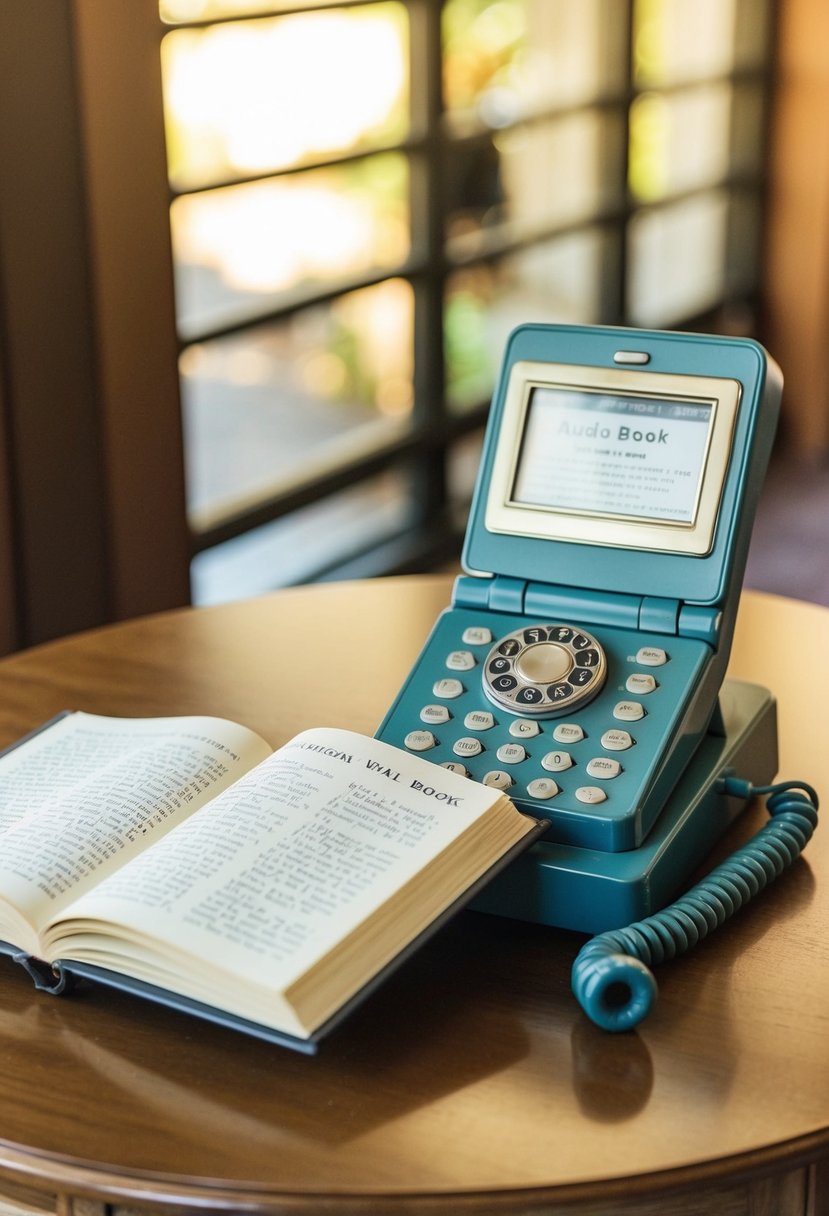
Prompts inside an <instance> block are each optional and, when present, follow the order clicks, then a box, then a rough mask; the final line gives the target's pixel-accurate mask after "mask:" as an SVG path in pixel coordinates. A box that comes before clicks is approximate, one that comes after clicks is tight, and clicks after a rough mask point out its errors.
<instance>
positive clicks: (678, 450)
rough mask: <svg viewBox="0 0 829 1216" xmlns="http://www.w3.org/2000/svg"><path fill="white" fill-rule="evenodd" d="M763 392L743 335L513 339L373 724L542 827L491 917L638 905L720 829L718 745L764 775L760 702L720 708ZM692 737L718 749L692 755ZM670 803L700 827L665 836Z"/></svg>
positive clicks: (761, 452) (576, 914)
mask: <svg viewBox="0 0 829 1216" xmlns="http://www.w3.org/2000/svg"><path fill="white" fill-rule="evenodd" d="M781 390H782V377H781V375H780V372H779V369H778V368H777V366H776V365H775V363H774V361H773V360H772V359H771V358H770V357H769V355H768V354H767V353H766V352H765V350H764V349H763V348H762V347H761V346H760V345H759V344H758V343H756V342H754V341H752V340H749V339H739V338H724V337H717V336H707V335H698V334H680V333H666V332H655V331H645V330H630V329H621V328H610V327H586V326H569V325H540V324H527V325H523V326H520V327H519V328H518V329H516V330H515V331H514V332H513V333H512V335H511V336H510V338H509V341H508V344H507V347H506V351H505V354H504V359H503V365H502V369H501V373H500V376H499V379H498V382H497V385H496V388H495V392H494V396H493V402H492V409H491V412H490V417H489V423H488V427H487V432H486V437H485V441H484V447H483V454H482V459H481V464H480V470H479V475H478V480H477V485H476V490H475V495H474V498H473V502H472V507H471V512H470V518H469V524H468V528H467V533H466V540H465V544H464V551H463V568H464V570H465V571H466V572H467V573H465V574H464V575H462V576H461V577H459V578H458V579H457V581H456V584H455V587H454V591H453V596H452V604H451V606H450V607H449V608H447V610H446V611H445V612H444V613H443V614H442V615H441V616H440V618H439V619H438V621H437V623H436V625H435V627H434V629H433V631H432V634H431V636H430V637H429V639H428V640H427V642H426V644H425V646H424V649H423V651H422V653H421V655H420V657H419V658H418V660H417V662H416V663H415V665H414V668H413V669H412V672H411V673H410V675H409V677H408V679H407V680H406V682H405V684H404V686H403V688H402V689H401V691H400V694H399V696H398V697H397V699H396V701H395V703H394V705H393V706H392V707H391V709H390V711H389V713H388V714H387V716H386V718H385V719H384V721H383V723H382V724H381V726H380V728H379V731H378V735H379V737H381V738H383V739H385V740H386V741H387V742H390V743H393V744H395V745H396V746H398V747H403V748H409V749H411V750H417V751H419V752H421V754H423V755H424V756H425V757H426V758H427V759H430V760H433V761H435V762H436V763H438V764H443V765H448V766H452V767H453V768H455V769H457V770H458V771H462V772H465V773H466V774H467V775H468V776H469V777H470V778H471V779H473V780H478V781H485V782H486V783H488V784H490V785H495V786H497V787H499V788H501V789H504V790H506V791H507V792H508V793H509V795H510V797H511V798H512V799H513V800H514V801H515V802H516V804H517V805H518V806H519V807H520V808H521V809H522V810H525V811H527V812H528V813H530V814H533V815H536V816H538V817H541V818H545V819H547V820H549V824H550V826H549V829H548V831H547V833H546V836H545V839H544V841H542V842H541V843H540V844H539V845H537V846H535V850H534V852H533V853H532V854H531V855H530V859H529V862H527V861H524V862H522V866H523V871H522V872H523V873H524V875H525V879H526V882H529V883H530V885H532V881H533V879H532V875H531V874H529V873H528V872H527V865H528V864H529V865H530V867H532V866H534V865H535V866H536V869H537V871H538V874H537V876H536V881H537V882H538V883H540V887H539V891H538V892H537V895H536V896H533V897H532V898H531V899H530V900H529V902H528V901H527V899H526V893H525V896H524V897H522V898H523V904H524V905H526V906H522V907H521V908H520V909H519V910H516V907H517V905H518V904H521V903H522V900H520V899H518V898H517V896H516V893H515V891H514V890H513V891H512V893H511V894H509V892H510V878H509V876H505V878H504V880H499V882H498V883H497V884H496V886H495V888H494V895H493V896H487V897H486V900H485V902H487V901H488V903H489V904H490V906H493V900H494V910H501V911H505V912H507V913H508V914H515V915H524V916H530V917H531V918H533V919H540V920H544V921H548V922H549V923H555V924H565V925H567V927H575V928H586V929H589V930H590V931H598V929H601V928H604V927H608V926H609V925H610V924H613V923H622V921H623V920H624V918H625V917H626V916H627V915H628V912H627V909H628V908H629V906H630V900H629V899H628V897H627V896H625V897H624V898H623V899H622V902H621V904H620V905H619V907H620V908H621V907H624V908H625V909H626V911H625V912H624V913H622V912H621V911H618V912H617V911H616V910H615V907H616V905H615V903H614V904H613V908H612V909H611V906H610V904H607V907H606V908H605V910H604V911H603V910H602V909H603V907H604V904H605V901H606V900H607V899H610V896H609V895H606V894H602V892H607V891H609V890H610V888H611V887H612V888H614V889H618V888H619V887H620V884H621V887H622V888H626V889H628V890H629V889H633V890H635V891H636V892H638V896H637V898H638V904H639V905H641V907H638V908H637V909H634V910H635V911H638V912H642V911H648V910H650V907H651V905H652V903H653V900H654V899H655V898H656V896H655V895H653V894H652V892H653V891H654V890H655V889H657V888H658V890H659V898H660V899H662V898H663V895H664V896H665V897H667V894H668V893H669V892H670V888H671V885H672V881H673V879H675V880H676V881H679V880H680V878H681V877H684V876H685V875H686V874H687V872H688V871H689V869H690V868H691V866H692V865H693V864H694V863H695V862H696V861H697V860H698V857H699V855H700V851H701V850H702V849H703V848H706V847H708V846H709V845H710V843H711V842H712V840H713V839H715V838H716V835H717V834H719V832H721V831H722V830H723V828H724V826H725V824H726V822H727V820H728V814H724V813H722V812H721V811H716V810H712V806H711V805H710V802H707V801H706V792H707V789H708V787H709V786H711V787H712V788H713V783H714V782H715V781H716V777H717V774H718V773H719V772H720V771H721V770H722V769H723V766H724V765H727V764H730V763H731V759H732V752H733V751H734V750H735V748H736V750H737V751H740V750H741V749H743V750H745V748H744V745H745V744H746V742H747V740H748V742H750V740H751V738H752V737H754V736H755V735H756V737H757V738H758V739H760V738H762V747H761V748H760V749H759V752H758V756H759V755H760V753H761V754H762V758H760V759H759V760H758V762H759V763H760V767H761V768H763V769H764V770H765V769H767V768H768V767H769V765H770V764H771V763H772V762H773V763H775V766H776V759H775V736H774V727H773V701H772V699H771V697H770V695H766V697H765V699H764V704H763V705H762V706H758V705H757V704H756V703H755V702H756V698H755V696H754V694H753V693H752V694H747V695H748V700H749V702H750V704H748V705H747V706H746V707H745V712H738V713H737V715H736V720H737V722H738V725H736V726H735V725H734V724H733V722H734V719H733V718H732V725H731V727H730V729H731V731H732V735H733V732H734V731H735V730H736V731H737V734H738V735H739V738H736V739H735V738H733V737H732V738H731V739H730V741H729V740H728V730H729V728H728V726H727V724H726V725H725V726H724V724H723V719H722V715H721V714H720V713H719V708H718V707H719V693H720V688H721V685H722V683H723V679H724V677H725V671H726V666H727V662H728V657H729V652H730V646H731V640H732V634H733V628H734V621H735V616H736V612H737V606H738V601H739V595H740V590H741V586H742V578H743V573H744V568H745V562H746V557H747V553H748V547H749V541H750V537H751V529H752V524H753V519H754V514H755V509H756V505H757V500H758V497H759V493H760V489H761V486H762V482H763V478H764V476H765V472H766V467H767V464H768V459H769V456H770V453H771V448H772V443H773V438H774V433H775V428H776V422H777V416H778V412H779V404H780V396H781ZM738 696H739V690H738ZM761 699H762V698H761ZM712 736H713V737H714V738H719V739H724V740H726V741H725V742H723V743H722V744H715V745H714V747H713V750H711V744H710V738H711V737H712ZM706 739H709V744H708V748H707V749H706V748H703V749H702V753H701V754H702V756H705V754H706V751H707V752H708V753H710V756H709V760H708V762H707V767H704V768H703V769H702V770H701V769H700V758H699V755H698V753H699V752H700V748H701V745H702V744H703V741H704V740H706ZM695 757H696V758H697V766H696V769H695V770H694V776H693V782H694V789H695V790H696V789H697V788H698V789H699V795H700V796H699V797H696V796H694V792H693V791H692V790H689V788H688V781H689V777H688V773H689V771H690V768H689V766H691V764H692V761H693V760H694V758H695ZM704 763H705V762H704ZM709 769H710V774H709ZM773 771H774V770H772V772H771V773H767V772H765V771H764V772H763V773H762V774H761V775H762V777H763V779H764V780H766V779H768V777H769V776H772V775H773ZM705 774H709V775H708V776H706V775H705ZM678 791H679V792H678ZM680 803H681V805H679V804H680ZM690 806H693V807H694V808H695V809H694V811H693V812H692V811H690V810H688V808H689V807H690ZM700 808H704V809H700ZM687 815H693V816H695V817H696V818H697V819H698V820H700V821H701V822H699V823H697V825H696V827H694V828H693V829H692V828H690V827H686V828H684V829H683V830H682V831H680V832H677V831H676V830H675V829H674V828H671V830H670V833H669V835H670V840H671V841H675V843H673V844H671V845H670V846H669V845H667V844H665V843H664V841H665V840H667V839H668V836H667V835H666V833H668V827H667V825H668V824H669V823H671V822H674V821H675V820H676V819H677V817H679V818H680V819H682V818H683V816H687ZM683 821H684V820H683ZM706 821H710V824H707V823H706ZM663 838H664V839H663ZM660 841H661V842H662V843H660V844H659V846H658V848H656V845H655V842H660ZM683 841H684V843H683ZM556 849H558V850H559V851H560V860H561V865H562V866H563V867H564V868H565V869H566V870H567V872H568V873H570V874H572V872H573V870H574V869H575V871H577V872H579V873H580V872H581V870H582V869H584V871H585V874H586V875H587V874H588V872H589V875H591V876H590V877H587V876H586V877H584V878H583V879H578V880H577V882H576V888H575V891H576V898H575V904H576V905H579V904H580V905H581V907H580V908H579V906H576V907H575V909H573V907H572V905H573V903H574V900H573V899H571V900H569V901H568V905H569V906H570V911H569V912H568V913H567V914H563V913H562V910H561V908H560V907H559V903H560V901H559V900H558V899H552V902H551V898H548V895H547V894H545V891H544V889H543V888H544V886H545V884H546V881H547V880H546V879H544V878H543V876H541V877H539V876H540V875H541V872H542V869H543V866H544V864H547V865H548V866H549V865H550V858H552V869H553V870H555V869H556V867H557V862H556ZM655 849H656V852H657V853H658V854H659V858H660V861H659V865H660V867H661V873H662V874H663V875H667V876H668V877H667V878H664V879H663V880H662V881H660V882H659V883H657V884H654V881H653V856H654V851H655ZM588 855H589V858H588ZM545 858H546V862H545V861H544V859H545ZM666 858H667V860H666ZM597 859H598V860H597ZM577 863H578V864H577ZM519 868H520V867H519ZM512 870H513V876H512V880H511V881H512V885H513V887H514V874H515V873H517V872H518V871H517V870H515V868H514V867H512ZM631 884H632V888H631ZM499 889H500V890H501V891H502V892H505V893H507V894H506V895H505V896H504V899H503V900H502V901H501V902H502V904H503V906H501V907H498V906H497V905H498V903H499V898H500V897H499V895H498V892H499ZM615 898H616V897H615V895H614V896H613V899H615ZM612 902H613V900H612V899H611V903H612ZM633 902H634V904H636V903H637V900H636V899H634V901H633ZM551 909H552V910H551Z"/></svg>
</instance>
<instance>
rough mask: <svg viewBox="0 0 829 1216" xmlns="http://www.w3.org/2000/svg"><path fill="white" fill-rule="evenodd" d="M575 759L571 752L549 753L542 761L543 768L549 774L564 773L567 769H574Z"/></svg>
mask: <svg viewBox="0 0 829 1216" xmlns="http://www.w3.org/2000/svg"><path fill="white" fill-rule="evenodd" d="M572 766H573V757H572V756H571V755H570V753H569V752H547V755H546V756H544V757H543V759H542V761H541V767H542V768H546V770H547V772H548V773H563V772H564V770H565V769H566V768H572Z"/></svg>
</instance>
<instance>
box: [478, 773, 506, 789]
mask: <svg viewBox="0 0 829 1216" xmlns="http://www.w3.org/2000/svg"><path fill="white" fill-rule="evenodd" d="M483 783H484V785H488V786H489V787H490V788H491V789H494V790H508V789H509V788H510V787H511V786H512V777H510V775H509V773H505V772H504V770H503V769H502V768H494V769H492V771H491V772H489V773H487V774H486V776H485V777H484V782H483Z"/></svg>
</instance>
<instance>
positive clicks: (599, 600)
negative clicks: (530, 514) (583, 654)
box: [452, 574, 722, 648]
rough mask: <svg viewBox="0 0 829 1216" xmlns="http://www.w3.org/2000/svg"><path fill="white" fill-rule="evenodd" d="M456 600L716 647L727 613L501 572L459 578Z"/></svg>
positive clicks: (493, 609)
mask: <svg viewBox="0 0 829 1216" xmlns="http://www.w3.org/2000/svg"><path fill="white" fill-rule="evenodd" d="M452 602H453V604H455V605H456V606H457V607H460V608H480V609H482V610H484V611H487V612H520V613H521V614H522V615H523V616H534V617H535V616H537V617H539V618H542V617H544V618H555V619H556V620H558V621H581V622H583V623H584V624H585V625H609V626H611V627H615V628H618V629H638V630H641V631H642V632H643V633H661V634H664V635H665V636H668V637H670V636H674V637H675V636H676V635H677V634H678V635H680V636H681V637H688V638H699V639H700V640H701V641H703V642H707V643H708V644H709V645H710V646H713V647H715V648H716V646H717V642H718V639H719V632H720V621H721V617H722V613H721V611H720V609H719V608H712V607H710V606H706V605H703V604H681V603H680V601H679V600H673V599H663V598H662V597H661V596H656V595H645V596H641V595H625V594H624V593H622V592H613V591H587V590H580V589H579V588H576V587H559V586H555V585H554V584H551V583H527V582H525V581H524V580H523V579H518V578H508V577H506V576H505V575H499V574H496V575H495V576H494V577H492V578H479V577H476V576H474V575H466V574H462V575H461V576H460V577H459V578H458V579H456V580H455V591H454V595H453V596H452Z"/></svg>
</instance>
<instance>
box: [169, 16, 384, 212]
mask: <svg viewBox="0 0 829 1216" xmlns="http://www.w3.org/2000/svg"><path fill="white" fill-rule="evenodd" d="M407 41H408V34H407V24H406V13H405V9H404V8H403V6H402V4H399V3H387V4H377V5H365V6H360V7H355V8H349V9H342V10H333V11H328V12H325V11H323V12H315V13H300V14H295V15H292V16H286V17H275V18H271V19H262V20H256V21H253V20H251V21H245V22H230V23H228V24H226V25H216V26H208V27H207V28H205V29H193V30H190V29H182V30H174V31H173V32H171V33H169V34H168V35H167V36H166V37H165V38H164V41H163V43H162V47H161V50H162V68H163V75H164V102H165V113H166V122H167V147H168V164H169V173H170V180H171V182H172V183H173V185H174V186H175V187H176V188H177V189H178V190H187V189H191V188H195V187H199V186H205V185H211V184H212V183H215V182H220V181H223V180H231V179H233V178H236V177H245V176H256V175H258V174H265V173H269V172H271V171H273V170H276V169H283V168H287V167H290V166H293V165H298V164H303V163H306V162H308V161H312V160H314V159H319V158H322V157H333V156H336V155H339V154H344V153H347V152H354V151H359V150H362V149H365V148H370V147H376V146H378V145H381V144H385V143H390V142H395V141H397V140H399V139H401V138H403V136H404V135H405V134H406V131H407V123H408V120H407V107H408V66H407V64H408V49H407ZM332 98H336V104H335V105H332V104H331V99H332Z"/></svg>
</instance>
